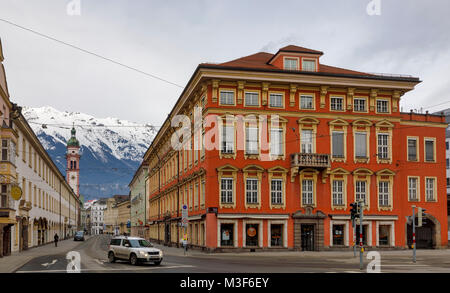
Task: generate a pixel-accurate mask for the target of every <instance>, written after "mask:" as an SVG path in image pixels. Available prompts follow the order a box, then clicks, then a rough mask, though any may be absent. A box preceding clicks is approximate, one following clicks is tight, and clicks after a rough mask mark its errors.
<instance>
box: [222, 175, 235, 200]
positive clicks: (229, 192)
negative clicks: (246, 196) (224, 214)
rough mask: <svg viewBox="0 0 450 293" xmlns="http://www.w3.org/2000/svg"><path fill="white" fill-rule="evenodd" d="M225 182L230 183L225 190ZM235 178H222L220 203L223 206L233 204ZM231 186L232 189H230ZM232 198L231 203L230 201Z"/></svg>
mask: <svg viewBox="0 0 450 293" xmlns="http://www.w3.org/2000/svg"><path fill="white" fill-rule="evenodd" d="M224 181H227V182H229V183H226V185H225V189H224ZM233 181H234V178H232V177H222V178H220V202H221V203H222V204H232V203H234V202H233V198H234V196H233V193H234V182H233ZM230 184H231V189H230V188H229V187H230V186H229V185H230ZM224 193H225V195H224ZM224 198H225V199H226V201H223V199H224ZM230 198H231V201H230V200H229V199H230Z"/></svg>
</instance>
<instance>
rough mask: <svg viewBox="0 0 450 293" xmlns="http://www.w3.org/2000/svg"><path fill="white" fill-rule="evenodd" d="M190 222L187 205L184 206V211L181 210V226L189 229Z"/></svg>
mask: <svg viewBox="0 0 450 293" xmlns="http://www.w3.org/2000/svg"><path fill="white" fill-rule="evenodd" d="M188 222H189V220H188V209H187V205H183V209H182V210H181V225H182V226H183V227H187V224H188Z"/></svg>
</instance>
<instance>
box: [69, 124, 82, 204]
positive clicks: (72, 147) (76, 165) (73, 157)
mask: <svg viewBox="0 0 450 293" xmlns="http://www.w3.org/2000/svg"><path fill="white" fill-rule="evenodd" d="M80 157H81V155H80V143H79V142H78V140H77V138H76V130H75V126H73V128H72V130H71V137H70V139H69V141H68V142H67V153H66V159H67V168H66V180H67V183H69V185H70V187H72V189H73V191H74V192H75V194H76V195H77V196H78V197H79V196H80Z"/></svg>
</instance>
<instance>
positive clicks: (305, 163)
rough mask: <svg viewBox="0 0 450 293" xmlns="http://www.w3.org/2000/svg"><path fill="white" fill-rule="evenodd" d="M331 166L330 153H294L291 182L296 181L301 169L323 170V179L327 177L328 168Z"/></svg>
mask: <svg viewBox="0 0 450 293" xmlns="http://www.w3.org/2000/svg"><path fill="white" fill-rule="evenodd" d="M330 167H331V157H330V155H329V154H314V153H294V154H291V182H294V180H295V177H296V176H297V174H299V173H300V170H302V169H306V168H313V169H317V170H319V171H323V176H322V180H324V178H325V177H327V170H329V168H330Z"/></svg>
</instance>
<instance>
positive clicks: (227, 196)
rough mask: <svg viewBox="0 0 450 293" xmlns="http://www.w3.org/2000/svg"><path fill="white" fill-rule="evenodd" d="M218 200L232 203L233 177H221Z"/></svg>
mask: <svg viewBox="0 0 450 293" xmlns="http://www.w3.org/2000/svg"><path fill="white" fill-rule="evenodd" d="M186 191H187V190H186ZM220 200H221V202H222V203H233V178H222V180H221V194H220Z"/></svg>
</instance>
